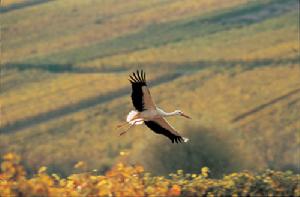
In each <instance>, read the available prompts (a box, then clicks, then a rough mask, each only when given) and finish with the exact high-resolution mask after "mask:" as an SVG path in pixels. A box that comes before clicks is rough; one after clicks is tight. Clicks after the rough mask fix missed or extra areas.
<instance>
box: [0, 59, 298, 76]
mask: <svg viewBox="0 0 300 197" xmlns="http://www.w3.org/2000/svg"><path fill="white" fill-rule="evenodd" d="M299 62H300V60H299V58H298V57H292V58H279V59H272V58H265V59H256V60H248V61H247V60H239V59H234V60H222V59H220V60H200V61H194V62H181V63H173V62H147V63H142V64H141V63H136V64H124V65H119V66H110V65H107V66H101V67H99V68H97V67H79V66H74V65H71V64H29V63H9V64H4V65H2V67H1V69H2V70H3V71H5V70H14V69H16V70H18V71H25V70H30V69H36V70H43V71H46V72H50V73H77V74H80V73H82V74H85V73H116V72H126V71H128V70H129V69H136V68H137V67H138V68H140V67H141V68H145V69H151V68H153V67H159V68H167V69H168V68H172V69H174V68H177V69H179V70H189V69H199V68H207V67H211V66H215V67H220V68H229V67H232V66H236V65H239V66H242V67H243V68H245V69H252V68H255V67H264V66H271V65H280V64H295V63H299ZM137 65H138V66H137ZM188 66H189V67H188Z"/></svg>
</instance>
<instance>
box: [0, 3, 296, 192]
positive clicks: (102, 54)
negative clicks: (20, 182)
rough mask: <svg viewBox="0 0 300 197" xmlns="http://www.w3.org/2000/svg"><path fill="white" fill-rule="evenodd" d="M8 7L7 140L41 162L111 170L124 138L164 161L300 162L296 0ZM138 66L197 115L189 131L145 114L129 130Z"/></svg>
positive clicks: (217, 169)
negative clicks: (164, 127) (166, 134)
mask: <svg viewBox="0 0 300 197" xmlns="http://www.w3.org/2000/svg"><path fill="white" fill-rule="evenodd" d="M16 2H18V3H19V1H16ZM22 2H23V1H22ZM11 4H12V5H15V1H12V2H11ZM0 14H1V18H0V23H1V24H3V25H2V28H1V30H2V39H1V44H2V52H1V92H0V99H1V126H0V138H1V140H0V153H1V154H3V153H6V152H17V153H18V154H20V155H22V158H23V163H24V166H25V167H26V170H27V171H28V172H29V173H30V174H32V173H34V172H35V169H38V168H39V167H40V166H42V165H45V166H48V168H49V172H50V173H52V172H55V173H59V174H60V175H62V176H68V175H69V174H70V173H72V169H73V168H72V167H73V165H74V164H75V163H77V161H81V160H82V161H85V162H86V163H87V164H88V166H90V167H91V168H95V169H98V170H99V171H100V172H106V171H107V170H108V169H111V167H112V166H113V165H114V164H115V161H116V160H117V159H118V158H119V152H120V151H121V150H128V151H129V152H130V153H131V154H130V157H129V158H128V159H129V160H130V162H131V163H133V164H136V163H141V164H142V165H143V166H144V167H145V168H146V170H147V171H150V172H152V173H153V174H156V175H167V174H169V173H171V172H174V171H176V170H177V169H183V170H184V171H185V172H187V173H196V172H198V171H197V170H198V169H199V168H200V167H204V166H207V167H209V168H210V169H211V171H212V173H211V176H212V177H213V178H221V177H222V176H223V174H229V173H232V172H238V171H243V170H251V171H253V172H254V171H261V170H264V169H267V168H270V169H272V170H278V171H280V170H292V171H293V172H295V173H298V172H299V171H300V169H299V165H298V164H297V162H298V160H299V157H297V154H296V153H297V151H298V152H299V144H300V135H299V134H300V133H299V131H300V124H299V122H300V121H299V120H300V119H299V117H300V81H299V76H300V67H299V63H300V62H299V54H298V53H299V46H298V45H299V40H298V31H299V29H298V28H299V27H298V14H299V11H298V10H297V2H296V1H292V0H287V1H283V0H264V1H238V0H227V1H222V2H220V1H205V0H203V1H197V2H196V1H194V0H187V1H173V0H172V1H171V0H164V1H158V0H157V1H145V0H142V1H138V2H136V1H130V0H126V1H123V0H122V1H120V0H117V1H107V0H103V1H93V0H86V1H80V0H65V1H49V2H47V3H42V4H36V5H32V6H26V7H24V8H19V9H15V10H11V11H7V12H3V13H0ZM136 69H144V70H146V72H147V75H148V76H147V77H148V79H149V81H150V82H149V84H150V86H151V93H152V94H153V98H154V99H155V101H156V103H157V105H158V106H160V107H161V108H163V109H165V110H166V111H171V110H174V109H177V108H179V109H181V110H183V111H184V112H186V113H187V114H189V115H190V116H192V118H193V119H192V120H191V121H186V120H183V119H180V118H171V119H170V122H171V123H172V125H174V127H175V128H178V130H179V131H180V133H182V134H183V135H185V136H187V137H189V138H191V142H190V143H189V144H182V145H176V146H174V145H173V144H170V142H169V141H168V139H165V138H163V137H161V136H157V135H155V134H154V133H152V132H151V131H150V130H148V129H147V128H145V127H144V126H139V127H136V128H134V129H133V130H131V131H130V132H129V133H128V134H126V135H125V136H122V137H120V136H119V131H118V130H117V129H116V128H115V126H116V125H117V124H118V123H119V122H120V121H123V120H124V119H125V116H126V114H127V113H128V111H130V110H131V109H132V105H131V101H130V97H129V92H130V89H129V88H130V87H129V83H128V81H127V78H128V74H129V73H130V72H132V71H134V70H136ZM170 98H171V99H172V102H170ZM158 147H159V148H160V149H158ZM165 155H169V156H165ZM142 161H143V162H142ZM183 161H184V162H183ZM186 161H188V162H186ZM167 164H170V165H167ZM171 164H172V165H171ZM276 173H277V172H276ZM278 173H279V174H278V176H280V177H281V176H285V175H284V174H280V173H281V172H278ZM240 175H241V174H240ZM240 175H237V176H240ZM241 176H243V175H241ZM249 176H255V175H253V174H250V175H249ZM153 179H156V178H155V177H153ZM255 180H256V178H255ZM220 181H221V180H220ZM221 182H222V181H221ZM201 184H202V183H201ZM205 184H206V183H205ZM180 187H183V185H180ZM182 191H183V190H182ZM272 191H273V190H272ZM233 193H234V192H232V194H233Z"/></svg>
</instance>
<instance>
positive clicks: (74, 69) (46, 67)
mask: <svg viewBox="0 0 300 197" xmlns="http://www.w3.org/2000/svg"><path fill="white" fill-rule="evenodd" d="M1 69H3V70H4V71H5V70H14V69H16V70H18V71H25V70H30V69H36V70H43V71H47V72H50V73H78V74H80V73H82V74H85V73H110V72H112V73H115V72H124V71H126V70H127V69H126V68H124V67H122V66H119V67H104V68H94V67H78V66H73V65H71V64H29V63H8V64H4V65H3V66H2V67H1Z"/></svg>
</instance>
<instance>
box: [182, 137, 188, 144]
mask: <svg viewBox="0 0 300 197" xmlns="http://www.w3.org/2000/svg"><path fill="white" fill-rule="evenodd" d="M182 139H183V142H185V143H187V142H188V141H189V140H190V139H189V138H186V137H182Z"/></svg>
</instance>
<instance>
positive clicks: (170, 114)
mask: <svg viewBox="0 0 300 197" xmlns="http://www.w3.org/2000/svg"><path fill="white" fill-rule="evenodd" d="M161 114H162V116H176V115H178V113H177V111H173V112H165V111H163V110H161Z"/></svg>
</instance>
